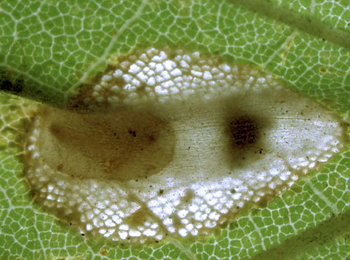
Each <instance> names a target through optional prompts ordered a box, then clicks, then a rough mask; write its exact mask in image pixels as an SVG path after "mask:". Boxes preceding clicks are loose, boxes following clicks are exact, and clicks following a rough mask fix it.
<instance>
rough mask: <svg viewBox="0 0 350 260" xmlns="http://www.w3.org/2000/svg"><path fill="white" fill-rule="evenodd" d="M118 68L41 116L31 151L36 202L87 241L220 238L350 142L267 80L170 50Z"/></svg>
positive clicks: (327, 115)
mask: <svg viewBox="0 0 350 260" xmlns="http://www.w3.org/2000/svg"><path fill="white" fill-rule="evenodd" d="M112 60H113V62H112V61H111V64H110V65H109V66H108V67H107V68H106V70H105V71H104V72H103V73H102V74H101V75H97V76H96V78H94V79H93V80H92V81H91V82H90V83H86V84H85V85H84V86H82V88H81V92H80V93H79V95H78V96H77V97H76V98H74V99H72V100H70V102H69V109H67V110H64V111H63V110H57V109H54V108H50V107H46V106H40V107H39V108H38V111H37V113H36V116H35V117H34V119H33V123H32V128H31V130H30V133H29V136H28V139H27V144H26V148H25V149H26V161H25V163H26V172H25V177H26V179H27V180H28V183H29V184H30V186H31V191H32V193H33V195H34V198H35V199H36V201H37V202H38V203H40V205H41V206H42V207H44V208H45V209H47V210H48V211H50V212H52V213H53V214H55V216H57V217H58V218H59V219H61V220H63V221H67V222H68V223H72V226H74V227H77V228H78V229H80V231H81V232H82V233H84V234H88V235H92V236H95V237H103V238H109V239H112V240H114V241H129V242H134V243H145V242H155V241H159V240H161V239H163V238H164V237H166V236H174V237H196V236H198V235H203V234H211V233H212V232H213V230H215V228H219V227H221V226H222V225H224V224H225V223H227V221H229V220H230V219H232V218H234V217H235V216H236V214H237V213H239V212H241V211H242V210H244V209H247V208H249V207H251V206H252V205H256V204H259V205H261V204H266V202H267V201H268V200H269V199H270V198H272V197H273V196H275V195H277V194H280V193H281V192H283V191H284V190H286V189H287V188H288V187H290V186H291V185H293V184H294V183H295V182H296V181H297V180H298V179H299V178H300V177H302V176H303V175H305V174H307V173H309V172H310V171H313V170H315V169H319V168H320V167H321V166H322V165H323V164H324V163H325V162H327V161H328V160H329V159H330V158H331V157H332V156H333V155H334V154H336V153H338V152H339V151H340V149H342V147H343V146H344V144H345V143H346V141H347V133H348V127H347V124H346V123H344V122H343V121H342V120H340V119H339V118H337V117H336V116H335V115H334V114H333V113H332V112H331V111H329V110H327V109H326V108H324V107H323V106H322V105H320V104H318V103H317V102H315V101H313V100H311V99H310V98H308V97H306V96H303V95H301V94H300V93H298V92H296V91H294V90H292V89H290V88H287V87H285V86H283V85H282V84H281V83H280V82H279V81H277V80H276V79H275V78H274V76H273V75H271V74H267V73H265V72H262V71H260V70H256V69H254V68H250V67H247V66H239V65H233V64H227V63H225V62H223V61H222V60H221V59H220V58H219V57H217V56H208V55H203V54H201V53H199V52H194V53H189V52H186V51H184V50H175V51H174V50H171V49H169V48H164V49H162V50H158V49H155V48H150V49H147V50H139V51H136V52H135V53H133V54H132V55H129V56H125V57H118V59H117V60H115V59H112Z"/></svg>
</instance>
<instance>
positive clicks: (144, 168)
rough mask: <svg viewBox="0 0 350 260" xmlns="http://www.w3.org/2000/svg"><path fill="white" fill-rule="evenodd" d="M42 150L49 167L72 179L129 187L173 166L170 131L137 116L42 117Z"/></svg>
mask: <svg viewBox="0 0 350 260" xmlns="http://www.w3.org/2000/svg"><path fill="white" fill-rule="evenodd" d="M40 120H41V122H42V123H41V128H42V131H41V136H40V138H39V142H38V145H39V149H40V151H42V152H43V153H42V157H43V160H44V162H45V163H47V164H48V165H49V166H50V167H51V168H53V169H57V170H58V171H60V172H62V173H65V174H67V175H69V176H71V177H72V178H77V177H78V178H81V179H114V180H120V181H127V180H131V179H139V178H147V177H148V176H150V175H153V174H156V173H158V172H159V171H161V170H162V169H163V168H164V167H165V166H166V165H167V164H168V163H170V162H171V161H172V158H173V153H174V147H175V136H174V132H173V130H172V128H171V125H170V124H169V123H168V122H167V121H165V120H163V119H161V118H159V117H157V116H155V115H154V114H152V112H143V111H135V110H127V109H124V110H117V111H114V112H104V113H102V112H99V113H96V112H95V113H91V112H89V113H88V112H81V111H80V112H77V111H63V110H57V109H53V108H46V109H45V110H44V111H42V112H41V113H40Z"/></svg>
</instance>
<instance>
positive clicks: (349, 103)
mask: <svg viewBox="0 0 350 260" xmlns="http://www.w3.org/2000/svg"><path fill="white" fill-rule="evenodd" d="M349 20H350V10H349V9H348V6H347V4H346V3H345V2H342V1H337V2H336V1H316V0H296V1H287V0H282V1H277V0H276V1H268V0H266V1H262V0H260V1H258V0H249V1H224V0H219V1H210V0H198V1H155V0H150V1H146V0H144V1H102V0H87V1H82V0H67V1H50V0H48V1H35V0H11V1H10V0H0V43H1V44H0V88H1V89H2V90H6V91H9V92H12V93H15V94H17V95H22V96H26V97H30V98H32V99H34V100H39V101H43V102H46V103H50V104H53V105H55V106H65V104H66V102H67V99H68V98H69V97H71V96H74V95H75V94H76V91H77V90H78V89H79V87H80V86H81V84H82V83H83V82H85V81H86V80H88V79H89V78H92V77H93V76H94V75H96V73H98V72H101V71H103V70H104V68H105V65H106V64H107V60H108V58H110V56H111V55H112V54H115V53H120V54H126V53H129V52H132V50H134V49H135V48H138V47H148V46H153V45H155V46H163V45H169V46H171V47H176V46H178V47H181V48H185V49H187V50H190V51H191V50H199V51H201V52H204V53H209V54H219V55H220V56H222V57H224V58H225V59H228V60H234V62H236V63H244V64H252V65H254V66H258V67H260V68H261V69H264V70H267V71H269V72H271V73H273V74H274V75H275V76H276V77H278V78H279V79H280V80H282V81H284V82H286V83H287V85H290V86H293V87H295V88H297V89H298V90H299V91H301V92H303V93H305V94H306V95H309V96H311V97H313V98H314V99H316V100H318V101H319V102H321V103H323V104H325V105H326V106H328V107H329V108H330V109H332V110H333V111H334V112H335V113H337V114H338V115H339V116H341V117H342V118H343V119H345V120H349V110H350V87H349V86H350V70H349V66H350V55H349V42H350V40H349V38H350V27H349V26H348V21H349ZM0 104H1V106H0V110H1V122H0V131H1V136H0V162H1V165H0V169H1V170H0V174H1V178H0V187H1V188H0V205H1V206H0V221H1V222H0V224H1V225H0V241H4V244H3V246H2V247H1V249H0V258H1V259H60V258H64V257H67V258H68V259H116V258H117V259H120V258H128V259H164V258H168V259H210V258H211V259H218V258H226V259H229V258H232V259H246V258H256V259H285V258H319V259H325V258H328V259H330V258H332V259H333V258H334V259H345V258H348V257H349V253H348V252H350V239H349V237H350V236H349V234H350V226H349V224H348V223H350V215H349V214H350V213H349V203H350V192H349V185H350V159H349V158H350V151H349V148H348V149H346V150H345V151H343V152H342V153H341V154H339V155H337V156H336V157H334V158H333V159H332V160H331V162H330V163H328V164H327V165H326V166H325V167H324V168H323V169H322V170H321V171H319V172H315V173H314V174H313V175H312V176H311V177H309V178H304V179H303V180H302V181H300V182H299V183H298V184H297V185H294V186H293V187H292V188H291V189H290V190H289V191H287V192H285V193H284V194H282V195H281V196H279V197H277V198H275V199H274V200H272V201H271V202H270V203H269V204H268V205H267V206H266V207H264V208H256V209H253V210H251V211H249V212H246V213H244V214H242V215H241V216H239V217H238V219H237V220H235V221H233V222H232V223H231V224H230V225H229V226H228V227H226V228H223V229H221V230H219V231H218V232H216V233H215V234H214V235H213V236H211V237H209V238H203V239H199V240H197V241H180V240H174V239H169V240H167V241H166V242H164V243H162V244H159V245H158V244H157V245H151V246H142V247H130V246H123V245H120V244H113V243H106V244H105V243H104V242H103V241H94V240H92V239H86V238H85V237H82V236H80V235H79V234H77V233H76V232H74V231H72V230H70V228H69V226H67V225H64V224H62V223H60V222H59V221H58V220H56V219H54V218H53V217H52V216H51V215H49V214H47V213H46V212H45V211H44V210H42V209H41V208H40V207H39V206H38V205H37V204H33V203H32V197H31V196H30V194H29V189H28V185H27V184H26V182H25V181H24V179H23V164H22V163H21V161H22V159H23V158H21V156H22V149H21V147H23V139H24V134H25V133H24V129H26V125H27V122H28V117H29V116H30V115H28V114H27V112H26V111H28V108H31V107H33V106H35V103H34V102H32V101H28V100H24V99H20V98H18V97H12V96H9V95H7V94H1V95H0Z"/></svg>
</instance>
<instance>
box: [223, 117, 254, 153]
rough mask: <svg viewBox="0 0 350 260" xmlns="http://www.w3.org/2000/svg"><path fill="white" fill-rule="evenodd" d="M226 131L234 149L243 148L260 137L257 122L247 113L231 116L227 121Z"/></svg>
mask: <svg viewBox="0 0 350 260" xmlns="http://www.w3.org/2000/svg"><path fill="white" fill-rule="evenodd" d="M228 132H229V135H230V137H231V139H232V140H231V142H232V143H231V145H232V146H233V148H234V149H245V148H247V147H248V146H249V145H252V144H255V143H256V142H257V140H259V139H260V129H259V124H258V122H257V121H255V120H254V119H253V118H252V117H250V116H249V115H242V116H239V117H237V118H233V120H231V121H230V123H229V126H228Z"/></svg>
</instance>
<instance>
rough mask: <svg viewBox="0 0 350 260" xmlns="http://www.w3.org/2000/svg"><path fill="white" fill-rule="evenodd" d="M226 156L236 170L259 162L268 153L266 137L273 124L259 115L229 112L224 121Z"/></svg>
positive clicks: (229, 163)
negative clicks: (265, 142)
mask: <svg viewBox="0 0 350 260" xmlns="http://www.w3.org/2000/svg"><path fill="white" fill-rule="evenodd" d="M223 124H224V140H223V142H224V143H225V145H224V146H223V147H224V156H225V158H226V161H227V163H228V165H229V166H230V167H231V168H232V169H233V170H234V169H237V168H242V167H244V166H245V165H249V163H250V162H254V161H257V160H259V159H260V158H261V157H262V156H264V154H265V153H266V151H267V147H266V145H264V139H265V138H264V136H265V135H266V133H267V131H268V130H269V126H270V125H271V122H269V120H268V119H266V118H265V117H263V116H260V115H259V114H257V115H255V114H254V113H253V114H252V113H250V112H245V111H232V110H229V112H228V116H227V117H225V119H224V121H223Z"/></svg>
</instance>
